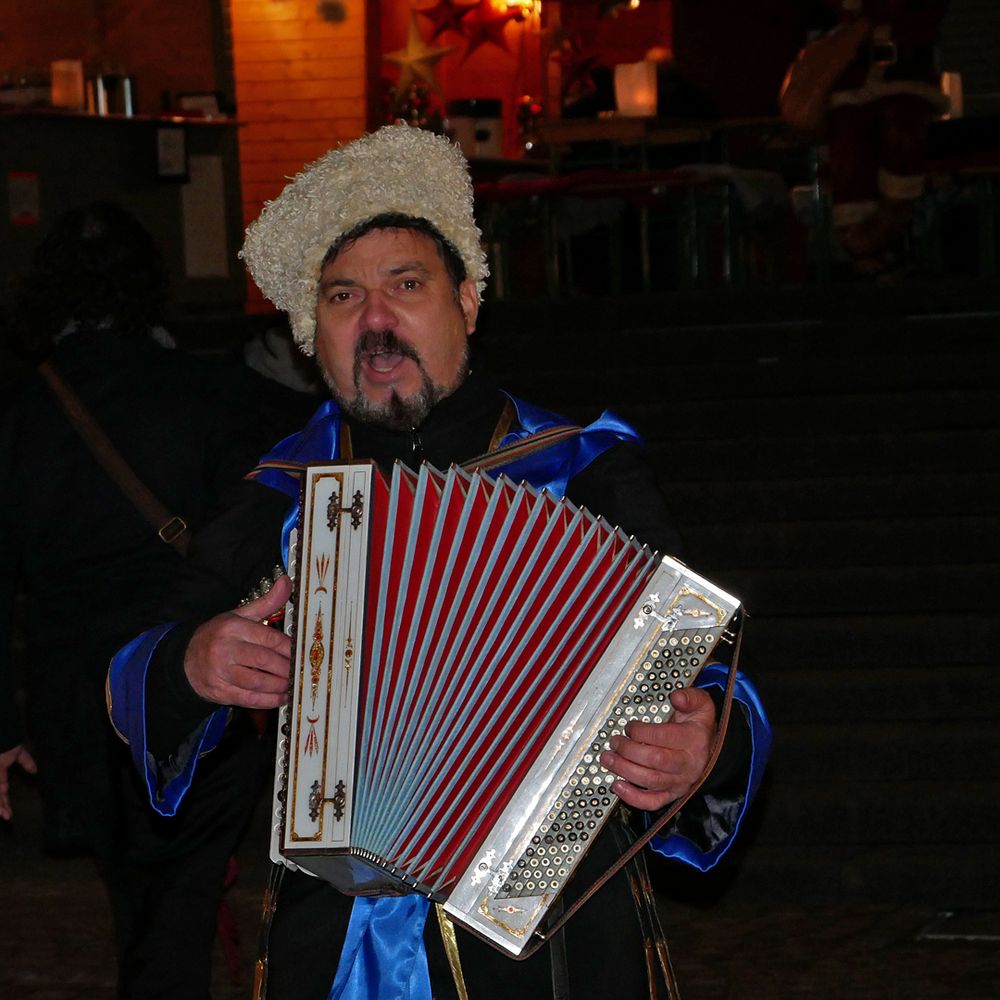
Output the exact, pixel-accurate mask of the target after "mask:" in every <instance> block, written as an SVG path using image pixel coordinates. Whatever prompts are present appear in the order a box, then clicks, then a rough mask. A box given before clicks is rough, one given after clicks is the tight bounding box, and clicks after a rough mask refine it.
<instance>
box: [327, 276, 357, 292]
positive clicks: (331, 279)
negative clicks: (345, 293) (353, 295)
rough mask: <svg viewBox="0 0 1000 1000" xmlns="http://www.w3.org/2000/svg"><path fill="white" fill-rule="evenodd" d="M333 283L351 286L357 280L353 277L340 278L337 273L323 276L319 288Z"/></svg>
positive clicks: (329, 286)
mask: <svg viewBox="0 0 1000 1000" xmlns="http://www.w3.org/2000/svg"><path fill="white" fill-rule="evenodd" d="M334 285H349V286H351V287H352V288H353V287H354V286H355V285H357V282H356V281H355V280H354V279H353V278H342V277H340V276H339V275H336V274H334V275H331V276H330V277H329V278H324V279H323V280H322V281H321V282H320V283H319V287H320V288H324V289H325V288H332V287H333V286H334Z"/></svg>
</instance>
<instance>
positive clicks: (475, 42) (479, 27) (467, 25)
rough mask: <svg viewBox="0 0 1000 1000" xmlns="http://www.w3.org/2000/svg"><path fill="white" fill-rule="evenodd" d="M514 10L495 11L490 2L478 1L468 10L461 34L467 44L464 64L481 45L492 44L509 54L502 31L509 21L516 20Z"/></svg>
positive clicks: (516, 15)
mask: <svg viewBox="0 0 1000 1000" xmlns="http://www.w3.org/2000/svg"><path fill="white" fill-rule="evenodd" d="M518 16H519V15H518V11H516V10H497V9H496V7H494V6H493V3H492V0H479V3H477V4H476V5H475V7H470V8H468V13H467V14H466V15H465V17H464V18H463V19H462V34H463V35H464V36H465V38H466V40H467V41H468V43H469V47H468V49H466V51H465V55H464V56H463V57H462V61H463V62H464V61H465V60H466V59H468V58H469V56H471V55H472V53H473V52H475V51H476V49H478V48H479V47H480V46H481V45H486V44H487V43H492V44H493V45H498V46H499V47H500V48H501V49H503V50H504V52H509V51H510V49H508V48H507V41H506V39H505V38H504V36H503V33H504V29H505V28H506V27H507V24H508V23H509V22H510V21H516V20H517V18H518Z"/></svg>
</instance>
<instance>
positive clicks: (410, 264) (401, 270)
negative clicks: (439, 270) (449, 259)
mask: <svg viewBox="0 0 1000 1000" xmlns="http://www.w3.org/2000/svg"><path fill="white" fill-rule="evenodd" d="M407 271H417V272H419V273H420V274H424V275H427V274H430V273H431V272H430V268H429V267H427V265H426V264H424V263H422V262H421V261H419V260H408V261H403V262H402V263H400V264H395V265H393V266H392V267H390V268H389V269H388V271H387V272H386V273H387V274H389V275H397V274H406V272H407Z"/></svg>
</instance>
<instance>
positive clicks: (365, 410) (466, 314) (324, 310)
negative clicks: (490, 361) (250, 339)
mask: <svg viewBox="0 0 1000 1000" xmlns="http://www.w3.org/2000/svg"><path fill="white" fill-rule="evenodd" d="M478 309H479V301H478V296H477V294H476V286H475V283H474V282H472V281H463V282H462V284H461V286H460V287H459V292H458V296H457V298H456V296H455V293H454V291H453V289H452V284H451V280H450V278H449V277H448V272H447V270H446V269H445V266H444V262H443V261H442V260H441V257H440V255H439V253H438V249H437V246H436V244H435V243H434V241H433V240H432V239H431V238H430V237H429V236H426V235H425V234H424V233H420V232H416V231H414V230H411V229H374V230H372V231H371V232H369V233H366V234H365V235H364V236H362V237H360V238H359V239H358V240H356V241H355V242H354V243H351V244H348V245H347V246H345V247H344V248H343V249H341V250H340V252H339V253H338V254H337V256H336V257H334V258H333V259H332V260H330V261H328V262H327V264H326V265H325V266H324V268H323V271H322V272H321V274H320V281H319V294H318V298H317V302H316V352H317V354H318V356H319V360H320V366H321V368H322V370H323V373H324V376H325V378H326V382H327V385H328V386H329V387H330V391H331V392H332V393H333V395H334V397H335V398H336V399H337V401H338V402H340V404H341V405H342V406H343V407H344V409H345V410H346V411H347V412H348V413H350V414H352V415H353V416H355V417H358V418H360V419H362V420H366V421H368V422H371V423H378V424H382V425H385V426H389V427H396V428H401V429H402V428H407V427H413V426H417V425H419V424H420V423H421V422H422V421H423V419H424V417H426V415H427V412H428V411H429V410H430V408H431V407H432V406H433V405H434V404H435V403H436V402H438V400H440V399H443V398H444V397H445V396H448V395H450V394H451V393H453V392H454V391H455V390H456V389H457V388H458V387H459V385H460V384H461V383H462V381H463V380H464V378H465V376H466V373H467V366H468V362H467V358H468V338H469V335H470V334H471V333H472V331H473V330H474V329H475V325H476V315H477V313H478Z"/></svg>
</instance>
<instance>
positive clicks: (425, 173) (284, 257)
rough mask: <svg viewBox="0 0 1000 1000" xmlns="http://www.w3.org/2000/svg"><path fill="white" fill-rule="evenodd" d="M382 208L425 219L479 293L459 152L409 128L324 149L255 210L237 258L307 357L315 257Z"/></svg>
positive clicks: (482, 260) (481, 268) (481, 262)
mask: <svg viewBox="0 0 1000 1000" xmlns="http://www.w3.org/2000/svg"><path fill="white" fill-rule="evenodd" d="M386 212H398V213H402V214H403V215H410V216H414V217H416V218H422V219H426V220H427V221H428V222H429V223H430V224H431V225H432V226H433V227H434V228H435V229H436V230H437V231H438V232H439V233H440V234H441V235H442V236H443V237H444V238H445V240H447V241H448V242H449V243H450V244H451V245H452V246H453V247H454V249H455V250H456V251H457V252H458V255H459V257H461V259H462V262H463V263H464V264H465V271H466V276H467V277H468V278H470V279H471V280H473V281H475V282H476V287H477V289H478V291H479V294H480V295H482V291H483V288H484V286H485V284H486V282H485V278H486V276H487V275H488V274H489V270H488V269H487V267H486V255H485V254H484V253H483V249H482V244H481V236H482V234H481V233H480V231H479V228H478V227H477V226H476V222H475V218H474V217H473V211H472V181H471V179H470V178H469V167H468V164H467V163H466V160H465V157H464V156H463V155H462V153H461V150H459V148H458V147H457V146H455V145H453V144H452V143H451V142H449V141H448V140H447V139H445V138H444V137H442V136H438V135H434V134H433V133H432V132H427V131H425V130H424V129H419V128H413V127H411V126H409V125H386V126H385V127H384V128H380V129H379V130H378V131H377V132H373V133H371V134H370V135H366V136H362V137H361V138H360V139H356V140H355V141H353V142H350V143H347V144H346V145H344V146H339V147H338V148H336V149H331V150H330V151H329V152H328V153H325V154H324V155H323V156H321V157H320V158H319V159H318V160H316V161H315V162H314V163H311V164H309V165H308V166H307V167H306V168H305V169H304V170H303V171H302V172H301V173H300V174H299V175H298V176H296V177H295V178H294V180H292V182H291V183H290V184H289V185H288V186H287V187H286V188H285V189H284V191H282V192H281V194H280V195H278V197H277V198H275V199H274V201H269V202H267V203H266V204H265V205H264V210H263V211H262V212H261V214H260V217H259V218H258V219H257V220H256V221H255V222H253V223H251V225H250V226H249V228H248V229H247V235H246V242H245V243H244V244H243V249H242V250H241V251H240V256H241V257H242V258H243V259H244V260H245V261H246V264H247V267H248V269H249V271H250V274H251V275H252V277H253V279H254V281H255V282H256V283H257V287H258V288H260V290H261V291H262V292H263V293H264V295H266V296H267V298H269V299H270V300H271V301H272V302H273V303H274V304H275V305H276V306H277V307H278V308H279V309H282V310H284V311H285V312H286V313H288V318H289V321H290V322H291V326H292V333H293V334H294V336H295V340H296V341H297V343H298V345H299V347H300V348H301V349H302V350H303V351H304V352H305V353H306V354H312V353H313V350H314V347H313V341H314V340H315V337H316V290H317V286H318V284H319V276H320V271H321V270H322V268H323V259H324V258H325V257H326V254H327V251H328V250H329V249H330V246H331V245H332V244H333V243H335V242H336V241H337V239H339V238H340V237H341V236H342V235H343V234H344V233H346V232H349V231H350V230H352V229H354V228H355V227H356V226H359V225H361V224H362V223H364V222H367V221H368V220H369V219H373V218H374V217H375V216H377V215H382V214H383V213H386Z"/></svg>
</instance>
